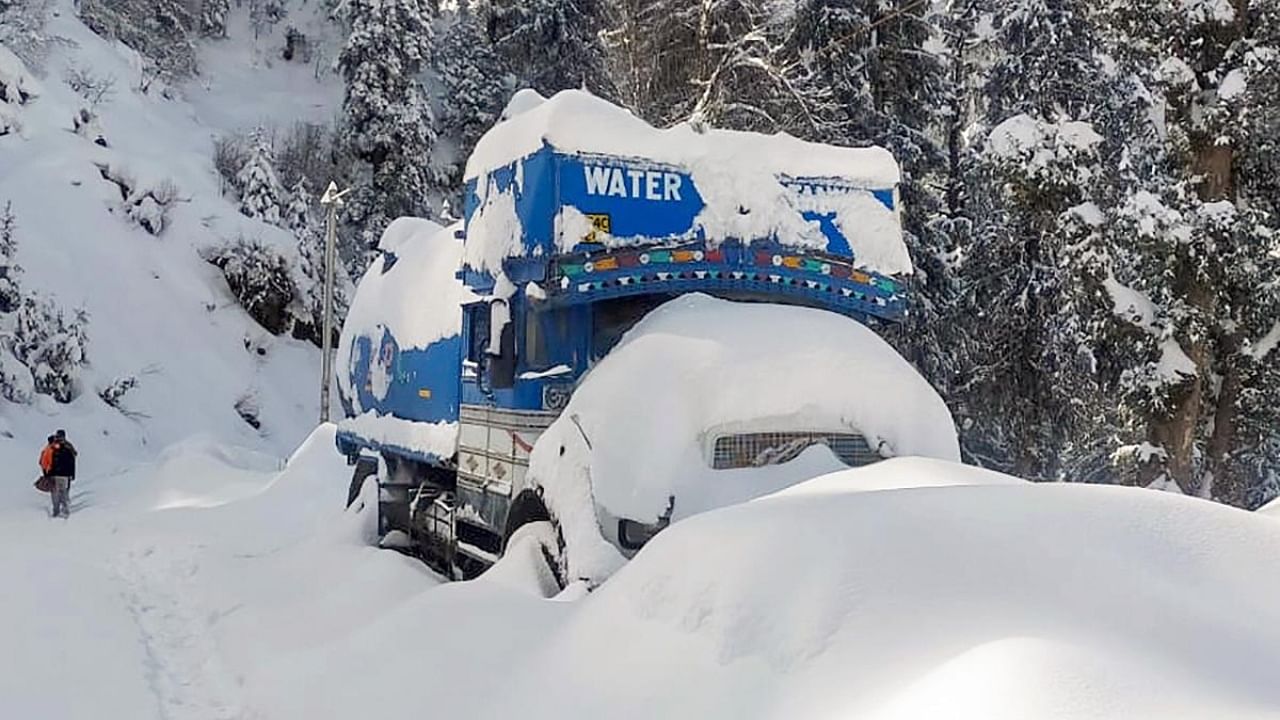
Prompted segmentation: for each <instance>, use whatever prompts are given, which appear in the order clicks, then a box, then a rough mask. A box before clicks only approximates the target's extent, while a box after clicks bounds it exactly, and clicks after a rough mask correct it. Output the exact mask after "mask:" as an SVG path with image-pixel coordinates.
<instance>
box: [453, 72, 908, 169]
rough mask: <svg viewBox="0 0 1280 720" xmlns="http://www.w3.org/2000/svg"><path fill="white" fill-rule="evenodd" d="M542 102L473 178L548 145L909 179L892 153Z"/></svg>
mask: <svg viewBox="0 0 1280 720" xmlns="http://www.w3.org/2000/svg"><path fill="white" fill-rule="evenodd" d="M540 99H541V98H540V96H537V94H536V93H532V94H529V93H526V92H521V93H517V94H516V97H515V98H513V99H512V102H511V105H509V106H508V108H507V110H508V113H504V117H505V118H506V119H505V120H504V121H503V122H500V123H498V124H497V125H496V126H494V128H493V129H491V130H490V131H489V132H488V133H486V134H485V135H484V137H482V138H481V139H480V141H479V142H478V143H477V144H476V148H475V150H474V151H473V152H472V154H471V157H470V158H469V159H468V160H467V169H466V173H465V174H466V177H468V178H473V177H476V176H478V175H481V174H483V173H486V172H489V171H492V170H495V169H497V168H500V167H502V166H504V165H509V164H511V163H512V162H514V161H516V160H519V159H521V158H524V157H527V156H529V155H531V154H533V153H534V152H537V151H538V150H540V149H541V148H542V147H543V145H544V144H545V145H550V146H551V147H553V148H555V149H557V150H560V151H563V152H567V153H575V154H601V155H615V156H621V157H639V158H644V159H646V160H649V161H651V162H657V163H667V164H671V165H681V166H692V167H727V168H747V169H750V170H751V171H752V172H753V173H757V174H758V173H761V172H768V173H771V174H774V175H787V176H791V177H838V178H846V179H849V180H861V181H862V182H864V183H865V184H866V186H867V187H871V188H888V187H893V186H894V185H897V184H898V182H899V181H900V180H901V172H900V170H899V169H898V163H897V162H896V161H895V160H894V159H893V155H891V154H890V153H889V151H888V150H885V149H884V148H878V147H871V148H847V147H836V146H832V145H823V144H819V143H811V142H806V141H804V140H800V139H798V138H795V137H792V136H791V135H787V134H786V133H779V134H776V135H760V134H757V133H746V132H738V131H733V130H714V129H695V128H694V127H693V126H692V125H690V124H689V123H680V124H678V125H674V126H672V127H670V128H667V129H664V130H659V129H657V128H655V127H653V126H651V125H649V124H648V123H646V122H645V121H644V120H642V119H640V118H638V117H636V116H635V115H633V114H632V113H631V112H630V111H629V110H626V109H625V108H621V107H618V106H617V105H614V104H612V103H610V102H608V101H606V100H602V99H600V98H598V97H596V96H594V95H592V94H591V93H589V92H586V91H584V90H564V91H562V92H558V93H556V94H555V95H554V96H552V97H551V98H550V99H548V100H545V101H542V102H538V100H540ZM508 115H509V116H508Z"/></svg>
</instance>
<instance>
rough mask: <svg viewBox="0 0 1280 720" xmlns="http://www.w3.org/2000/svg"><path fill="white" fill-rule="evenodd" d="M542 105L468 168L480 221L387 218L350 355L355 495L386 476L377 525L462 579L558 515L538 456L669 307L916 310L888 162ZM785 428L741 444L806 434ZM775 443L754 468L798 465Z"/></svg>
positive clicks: (469, 211)
mask: <svg viewBox="0 0 1280 720" xmlns="http://www.w3.org/2000/svg"><path fill="white" fill-rule="evenodd" d="M523 104H524V105H526V106H530V105H532V107H531V108H527V109H525V111H524V112H522V113H520V114H514V113H509V114H510V115H511V116H510V117H506V118H505V119H504V120H503V121H502V122H501V123H500V124H499V125H498V126H497V127H495V129H494V131H491V133H490V134H489V135H487V136H486V137H485V139H483V140H482V141H481V143H480V146H479V147H478V148H477V151H476V152H477V154H476V155H475V156H473V158H472V162H471V163H469V165H468V170H467V177H466V188H465V208H464V209H465V219H464V220H463V221H462V222H461V223H458V224H456V225H454V226H453V227H450V228H439V227H437V226H434V225H431V224H429V223H426V222H425V221H417V224H416V225H413V224H412V223H408V221H397V223H398V224H393V227H392V228H391V229H389V230H388V234H387V237H384V241H383V244H382V246H380V247H381V250H382V257H380V258H379V260H378V262H377V263H375V267H373V268H371V269H370V271H369V273H368V274H367V275H366V276H365V279H364V280H363V281H362V282H361V284H360V287H359V289H358V291H357V296H356V299H355V302H353V305H352V313H351V317H349V318H348V321H347V324H346V327H344V331H343V340H342V342H341V343H340V345H339V358H338V363H337V366H338V373H339V377H338V382H339V389H340V399H341V401H342V404H343V407H344V410H345V413H346V415H347V418H346V419H345V420H343V421H341V422H340V423H339V431H338V439H337V445H338V449H339V451H340V452H341V453H342V454H344V455H345V456H346V457H347V458H348V460H349V462H350V463H351V464H352V465H354V467H355V470H354V473H353V478H352V486H351V494H350V499H354V498H355V497H356V496H357V493H358V492H359V490H360V488H361V487H362V485H363V483H364V482H365V480H366V479H367V478H371V477H375V476H376V478H377V482H378V485H379V503H378V505H379V531H380V533H381V534H382V535H383V536H384V538H387V539H388V542H389V543H391V544H399V545H400V546H403V547H406V548H408V549H410V550H411V551H412V552H414V553H415V554H418V555H420V556H422V557H423V558H424V559H426V560H427V561H428V563H429V564H431V565H432V566H434V567H435V568H437V569H439V570H440V571H442V572H445V573H447V574H449V575H452V576H454V577H457V578H471V577H474V576H476V575H478V574H479V573H481V572H483V571H484V570H485V569H486V568H488V567H489V566H491V565H492V564H493V563H494V562H496V561H497V559H498V558H499V557H500V556H501V555H502V554H503V552H504V549H505V548H506V547H507V544H508V541H509V539H510V538H511V537H512V535H513V534H514V533H515V532H516V531H517V530H519V529H520V528H521V527H522V526H524V525H526V524H529V523H533V522H544V523H545V522H548V521H550V522H554V521H555V517H554V516H555V512H554V511H553V510H552V509H551V508H548V503H547V502H546V499H545V497H544V488H543V487H541V485H540V481H538V480H537V479H536V478H531V477H530V475H529V459H530V457H531V455H533V453H534V450H535V446H536V445H537V443H538V440H539V438H540V437H541V436H542V435H543V434H544V433H545V431H546V430H547V428H548V427H550V426H551V425H552V424H553V423H554V422H556V421H557V420H558V419H559V418H560V416H561V414H562V412H563V411H564V409H565V408H566V406H567V405H569V403H570V401H571V398H572V397H573V394H574V392H575V388H577V387H578V385H579V383H580V382H581V381H582V379H583V378H584V376H585V375H587V374H588V373H589V372H590V371H591V370H592V368H593V367H594V366H595V365H596V364H597V363H598V362H599V361H600V360H601V359H602V358H604V357H606V356H607V355H608V354H609V353H610V352H611V350H612V349H613V348H614V347H615V345H617V343H618V342H619V340H620V339H621V338H622V337H623V336H624V335H625V334H626V333H627V331H628V330H629V329H631V328H632V327H633V326H634V325H635V324H636V323H637V322H638V321H640V320H641V319H642V318H644V317H645V316H646V315H648V314H649V313H651V312H652V311H653V310H654V309H655V308H657V307H659V306H661V305H662V304H663V303H666V302H668V301H670V300H671V299H672V298H677V297H679V296H682V295H685V294H688V293H702V294H706V295H710V296H714V297H716V298H723V299H727V300H733V301H736V302H743V303H769V304H786V305H795V306H801V307H805V308H812V309H815V310H821V311H826V312H833V313H838V314H840V315H843V316H845V317H847V318H851V319H853V320H856V321H858V322H860V323H863V324H867V325H875V324H879V323H886V322H887V323H893V322H896V321H899V320H901V319H902V318H903V317H904V315H905V313H906V307H907V298H906V293H905V290H904V284H903V280H902V277H901V276H902V275H903V274H904V271H905V272H909V271H910V266H909V263H905V264H904V261H903V260H902V259H903V258H905V257H906V251H905V248H904V247H903V246H902V240H901V231H900V225H899V212H900V209H899V203H898V189H897V166H896V164H894V163H893V162H892V158H891V157H890V156H888V153H887V152H885V151H883V150H879V149H865V150H851V149H847V148H830V147H827V146H819V145H812V144H809V143H802V142H800V141H798V140H795V139H793V138H788V137H785V136H781V137H778V136H762V135H752V134H749V133H728V132H725V131H716V130H704V129H699V128H689V127H681V128H676V129H670V130H655V129H652V128H649V127H648V126H647V125H643V123H641V122H640V121H638V120H636V119H634V118H632V117H631V116H630V115H629V114H626V113H625V111H621V110H619V109H617V108H615V107H613V106H611V105H608V104H607V103H605V102H604V101H602V100H598V99H595V98H592V97H590V96H588V95H586V94H585V93H582V92H578V91H569V92H567V93H561V94H560V95H557V96H555V97H553V98H551V99H550V100H545V101H542V100H541V99H540V98H537V99H535V102H533V103H530V102H528V98H527V96H526V97H525V102H524V103H523ZM815 170H816V171H819V172H821V173H822V174H817V175H815V174H806V173H812V172H813V171H815ZM833 170H835V171H833ZM751 173H754V174H755V175H756V177H755V178H754V179H753V178H752V177H748V176H747V175H749V174H751ZM747 183H750V185H749V187H750V188H751V191H750V192H747V193H745V194H744V193H743V191H742V188H743V187H747V185H745V184H747ZM760 185H767V186H768V187H767V188H766V189H765V190H766V191H762V192H759V193H757V192H755V188H756V187H757V186H760ZM734 193H738V194H742V195H744V196H743V197H741V198H735V197H734ZM781 215H789V216H788V217H780V216H781ZM406 223H408V224H406ZM788 228H795V229H796V230H795V232H794V233H791V232H790V231H788V230H787V229H788ZM730 232H734V233H737V234H735V235H729V234H728V233H730ZM800 235H803V237H800ZM886 235H887V237H886ZM886 247H887V250H886ZM886 257H888V258H889V260H888V261H886V260H885V258H886ZM397 273H400V274H401V275H402V277H400V276H397V275H396V274H397ZM392 277H400V280H398V281H397V282H396V283H394V286H393V284H391V283H390V280H388V278H392ZM366 296H367V297H366ZM424 318H425V319H426V320H425V321H423V319H424ZM903 364H904V365H905V363H903ZM802 400H803V398H798V399H797V402H801V401H802ZM636 411H637V410H635V409H632V410H629V412H636ZM640 411H642V410H640ZM654 421H655V422H661V420H660V419H659V418H655V419H654ZM772 430H774V431H775V432H771V433H768V434H764V433H754V434H745V435H744V436H743V439H740V440H738V441H736V442H742V443H757V444H759V443H765V444H769V443H773V444H775V445H782V444H787V443H790V446H795V443H796V437H800V436H803V437H809V436H808V435H803V433H801V435H794V436H793V435H788V434H787V433H785V432H776V431H777V430H779V429H778V428H773V429H772ZM783 430H785V428H783ZM800 430H803V431H804V432H809V430H808V429H803V428H802V429H800ZM833 437H834V436H832V435H831V434H829V433H827V434H820V435H812V437H811V438H810V440H806V441H802V442H801V445H804V444H805V443H806V442H812V443H826V444H827V445H829V446H830V447H831V449H832V451H833V452H834V453H835V454H836V455H837V456H838V457H839V459H840V460H841V461H842V462H843V463H844V464H845V465H857V464H861V463H865V462H871V461H874V460H876V459H878V457H879V456H878V455H877V454H876V453H875V451H874V448H868V447H866V446H865V444H859V445H857V446H856V447H855V446H850V445H848V444H847V443H845V444H844V445H840V443H839V442H837V440H833V439H832V438H833ZM846 439H847V438H846ZM722 444H723V443H722ZM726 447H727V446H726ZM720 449H721V448H720V446H717V449H716V453H720ZM768 449H769V448H767V447H752V448H750V452H748V453H746V456H748V457H750V458H755V459H754V460H748V461H746V462H753V463H756V464H759V463H761V462H778V461H785V459H786V457H783V455H785V453H783V454H782V455H779V454H778V453H773V454H770V453H769V452H764V451H766V450H768ZM560 453H561V454H563V453H564V448H563V447H561V448H560ZM741 454H742V453H738V455H741ZM731 456H734V454H733V453H727V454H726V453H721V454H719V455H716V459H715V460H714V462H722V461H723V458H724V457H731ZM791 456H794V452H792V453H791ZM768 457H773V458H775V459H774V460H772V461H768V460H766V461H762V460H760V459H759V458H768ZM778 458H781V460H779V459H778ZM709 462H711V461H709ZM650 520H652V518H650ZM669 520H670V517H667V518H665V519H664V520H663V522H666V521H669ZM652 524H653V523H652V522H650V523H648V524H647V525H644V526H643V527H648V526H649V525H652ZM660 526H661V524H659V526H658V527H659V529H660ZM635 527H642V526H641V525H635ZM629 534H630V533H629V532H628V531H626V526H624V528H623V530H622V531H619V532H617V533H614V532H610V533H608V536H609V538H610V540H611V542H614V543H615V544H619V545H620V547H621V546H623V545H625V546H626V548H625V549H626V551H628V552H629V551H634V549H635V547H637V546H638V545H639V544H642V543H643V540H644V539H645V538H646V537H647V536H648V535H646V534H645V533H644V532H640V533H638V534H639V535H641V537H639V539H636V538H631V537H627V536H628V535H629ZM650 534H651V533H650ZM562 579H563V578H562Z"/></svg>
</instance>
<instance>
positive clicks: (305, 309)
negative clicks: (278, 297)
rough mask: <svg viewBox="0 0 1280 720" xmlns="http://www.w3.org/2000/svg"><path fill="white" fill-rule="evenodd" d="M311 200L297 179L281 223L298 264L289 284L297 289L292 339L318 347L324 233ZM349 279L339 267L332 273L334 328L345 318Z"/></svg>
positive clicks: (301, 181) (302, 181) (322, 307)
mask: <svg viewBox="0 0 1280 720" xmlns="http://www.w3.org/2000/svg"><path fill="white" fill-rule="evenodd" d="M314 207H315V198H314V196H313V195H312V194H311V189H310V188H309V187H308V185H307V179H306V178H305V177H304V178H300V179H299V180H298V182H297V183H296V184H294V186H293V188H292V190H291V191H290V202H289V209H288V211H287V212H286V213H285V222H286V224H287V226H288V228H289V230H290V231H291V232H292V233H293V236H294V238H295V239H296V241H297V250H298V264H297V266H296V268H294V270H295V272H294V274H293V275H294V277H293V283H294V285H295V286H296V287H297V290H298V292H297V300H298V303H299V304H300V305H301V307H300V309H299V310H298V311H297V315H298V318H297V321H298V322H297V323H295V325H294V331H293V334H294V336H295V337H300V338H303V339H308V340H312V341H314V342H315V343H316V344H317V345H319V344H320V342H321V339H322V337H323V330H322V329H321V328H323V327H324V272H325V269H324V250H325V248H324V244H325V243H324V232H323V230H322V229H321V228H320V227H319V224H318V223H317V221H316V218H315V215H314V213H313V212H312V211H313V209H314ZM350 286H351V283H350V280H349V278H348V277H347V275H346V272H345V271H343V270H342V269H341V268H339V269H337V270H336V272H335V273H334V295H333V304H334V318H335V327H338V326H340V325H341V322H342V318H344V317H345V316H346V311H347V298H348V297H349V296H350V292H349V288H350Z"/></svg>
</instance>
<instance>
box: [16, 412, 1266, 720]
mask: <svg viewBox="0 0 1280 720" xmlns="http://www.w3.org/2000/svg"><path fill="white" fill-rule="evenodd" d="M333 434H334V430H333V427H332V426H326V427H324V428H321V429H320V430H318V431H317V432H315V433H314V434H313V436H312V437H311V438H310V439H309V440H308V441H307V442H306V443H305V444H304V445H303V447H302V448H300V449H299V450H298V452H297V453H295V454H294V456H293V457H292V458H291V459H290V460H289V463H288V465H287V467H286V468H285V469H284V471H283V472H280V473H275V472H272V471H268V470H266V469H265V466H266V465H267V464H268V458H266V457H264V456H261V455H259V454H257V453H254V452H246V451H241V450H236V449H233V448H228V447H223V446H217V445H214V444H211V443H204V442H193V443H188V444H185V445H184V446H182V447H179V448H175V449H173V450H172V451H171V452H169V453H166V456H165V458H164V459H163V460H162V461H160V462H159V463H157V464H156V465H155V466H154V467H150V468H142V469H139V470H138V471H137V472H134V473H130V474H126V475H121V476H118V477H114V478H94V479H89V480H86V481H83V482H82V483H80V484H78V485H79V487H77V490H76V492H77V493H78V495H79V496H80V497H83V496H85V495H89V496H94V495H96V496H97V497H99V498H110V499H111V502H104V503H94V504H91V505H89V506H88V507H86V508H82V509H80V510H79V511H78V512H76V513H75V514H73V516H72V517H71V519H70V520H69V521H66V522H64V521H61V520H59V521H51V520H49V519H47V518H45V517H44V516H43V514H42V513H43V501H42V500H43V499H42V498H41V497H39V496H38V495H37V494H36V493H34V491H32V492H31V493H30V494H29V495H27V496H25V497H27V499H28V501H23V502H21V503H17V504H13V505H6V506H3V508H2V509H0V577H3V578H5V588H6V591H5V592H4V593H0V634H2V635H3V637H4V638H5V640H6V650H7V651H8V652H6V653H5V654H4V656H3V658H2V659H0V707H2V708H4V710H5V715H6V716H8V715H12V716H13V717H40V718H44V719H48V720H64V719H70V718H86V719H87V718H102V717H111V718H117V717H118V718H130V719H131V720H132V719H136V720H150V719H151V718H156V719H157V720H159V719H160V718H164V719H165V720H175V719H177V720H186V719H191V720H204V719H207V718H249V717H261V718H272V719H273V720H329V719H332V720H347V719H349V718H352V717H366V716H369V715H377V716H380V717H397V716H403V717H408V716H412V715H414V714H420V713H421V712H422V711H423V703H424V702H429V705H430V708H431V712H432V713H435V714H440V715H444V716H454V717H470V718H495V719H496V718H505V717H513V716H518V717H522V718H530V719H531V720H540V719H543V718H545V719H546V720H553V719H554V720H561V719H562V718H566V717H610V718H630V717H636V718H640V717H645V718H648V717H663V718H671V719H674V720H681V719H682V718H688V719H689V720H693V719H694V718H706V717H738V718H762V719H763V718H778V719H781V718H793V717H859V718H872V719H873V720H889V719H894V720H896V719H898V718H922V719H923V718H936V717H948V718H974V719H975V720H976V719H979V718H980V719H981V720H992V719H999V718H1010V719H1011V720H1012V719H1014V718H1019V719H1021V718H1117V719H1119V718H1133V717H1162V718H1206V717H1214V718H1218V717H1222V718H1228V717H1229V718H1252V717H1258V718H1262V717H1274V716H1275V715H1276V713H1277V712H1280V688H1277V686H1276V685H1275V683H1274V682H1273V672H1272V671H1273V669H1274V668H1275V667H1277V665H1278V664H1280V609H1278V608H1277V606H1276V604H1275V602H1274V598H1275V597H1276V596H1277V594H1278V593H1280V552H1277V551H1278V550H1280V523H1277V522H1275V521H1274V520H1272V519H1270V518H1267V517H1265V516H1261V515H1256V514H1249V513H1245V512H1242V511H1239V510H1234V509H1230V508H1225V507H1222V506H1218V505H1213V504H1211V503H1208V502H1205V501H1200V500H1195V499H1191V498H1186V497H1182V496H1174V495H1169V494H1164V493H1152V492H1149V491H1144V490H1138V489H1125V488H1111V487H1099V486H1084V485H1030V484H1026V483H1023V482H1021V481H1018V480H1015V479H1012V478H1008V477H1006V476H1002V475H999V474H996V473H992V472H988V471H982V470H977V469H974V468H966V467H962V466H958V465H954V464H951V463H946V462H941V461H935V460H923V459H911V458H905V459H894V460H888V461H885V462H883V463H879V464H877V465H873V466H869V467H866V468H860V469H857V470H849V471H843V472H841V473H837V474H835V475H832V476H828V477H823V478H818V479H815V480H813V481H811V482H808V483H803V484H800V485H797V486H795V487H794V488H791V489H789V490H787V491H784V492H782V493H779V494H775V495H771V496H767V497H764V498H761V499H758V500H754V501H751V502H748V503H745V504H743V505H739V506H735V507H732V508H727V509H723V510H717V511H713V512H709V513H704V514H702V515H699V516H697V517H694V518H690V519H687V520H684V521H681V522H679V523H676V524H675V525H673V526H672V527H671V528H669V529H668V530H666V531H664V532H663V533H662V534H660V535H659V536H658V537H657V538H656V539H655V540H654V541H652V542H651V543H650V545H648V546H647V547H646V548H645V549H644V550H643V551H641V552H640V553H639V554H638V555H637V557H636V558H635V559H634V560H633V561H631V562H630V563H629V564H628V565H626V566H625V567H623V568H622V569H621V570H620V571H619V572H618V573H617V574H615V575H614V576H613V577H612V578H611V579H610V580H608V581H607V582H606V583H605V584H604V585H602V586H601V587H600V588H599V589H598V590H596V591H595V592H592V593H589V594H584V593H583V592H582V589H581V587H580V586H571V588H570V589H569V590H567V591H565V592H564V593H562V594H561V595H560V596H559V597H557V598H555V599H552V600H545V599H542V597H541V596H540V595H539V590H540V588H539V587H537V583H538V579H537V577H536V574H535V573H532V572H529V571H528V570H529V569H528V568H526V567H521V566H519V563H522V562H527V561H528V560H529V558H528V557H525V558H523V559H522V558H521V556H520V554H519V553H516V554H513V555H512V556H510V557H509V558H507V559H504V560H503V561H502V562H501V563H500V564H499V565H498V566H497V567H495V568H494V570H493V572H492V574H491V575H490V576H485V577H481V578H480V579H479V580H476V581H473V582H469V583H453V584H444V585H440V584H439V580H438V578H436V577H435V576H433V575H431V574H430V573H428V572H427V571H426V570H425V569H424V568H423V566H422V565H420V564H418V563H417V562H415V561H412V560H409V559H407V558H404V557H402V556H400V555H398V554H396V553H394V552H390V551H379V550H375V549H373V548H371V547H369V546H368V545H367V543H368V542H369V532H370V530H371V529H372V528H371V527H370V520H371V519H372V502H373V500H374V497H375V496H374V494H373V490H374V486H373V485H372V484H369V485H367V486H366V492H365V493H364V494H363V495H362V497H361V499H360V500H359V501H358V502H357V503H356V505H354V506H353V508H352V509H351V510H350V511H343V509H342V506H343V504H344V501H345V479H346V477H347V474H348V472H349V469H348V468H347V467H346V466H345V465H343V463H342V462H341V459H340V458H338V457H337V455H336V454H335V453H334V452H333V451H332V442H333ZM175 498H185V499H186V502H175ZM73 500H74V498H73ZM68 688H73V689H74V691H73V692H69V691H68V690H67V689H68ZM428 699H429V700H428Z"/></svg>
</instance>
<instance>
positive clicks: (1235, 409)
mask: <svg viewBox="0 0 1280 720" xmlns="http://www.w3.org/2000/svg"><path fill="white" fill-rule="evenodd" d="M1239 349H1240V338H1239V337H1238V336H1228V337H1227V338H1225V339H1224V341H1223V343H1222V346H1221V348H1220V350H1221V352H1222V353H1223V355H1224V356H1225V357H1226V358H1227V360H1226V362H1225V363H1224V365H1225V367H1224V368H1223V371H1222V385H1221V387H1220V388H1219V389H1218V397H1217V398H1216V402H1215V405H1216V407H1215V408H1214V414H1213V435H1212V436H1211V437H1210V438H1209V448H1208V453H1207V455H1208V457H1207V458H1206V460H1207V461H1208V468H1209V472H1210V476H1211V477H1212V478H1213V484H1214V488H1213V490H1214V497H1216V498H1217V499H1218V500H1220V501H1222V502H1225V503H1227V504H1230V505H1234V506H1236V507H1244V506H1245V501H1246V498H1245V490H1246V488H1245V479H1244V478H1243V477H1240V475H1239V474H1238V473H1234V472H1232V471H1231V467H1230V459H1231V458H1230V454H1231V448H1232V445H1234V444H1235V438H1236V420H1237V418H1238V415H1239V401H1240V392H1241V389H1242V384H1243V383H1242V382H1241V378H1240V373H1241V368H1240V363H1239V355H1238V352H1239Z"/></svg>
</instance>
